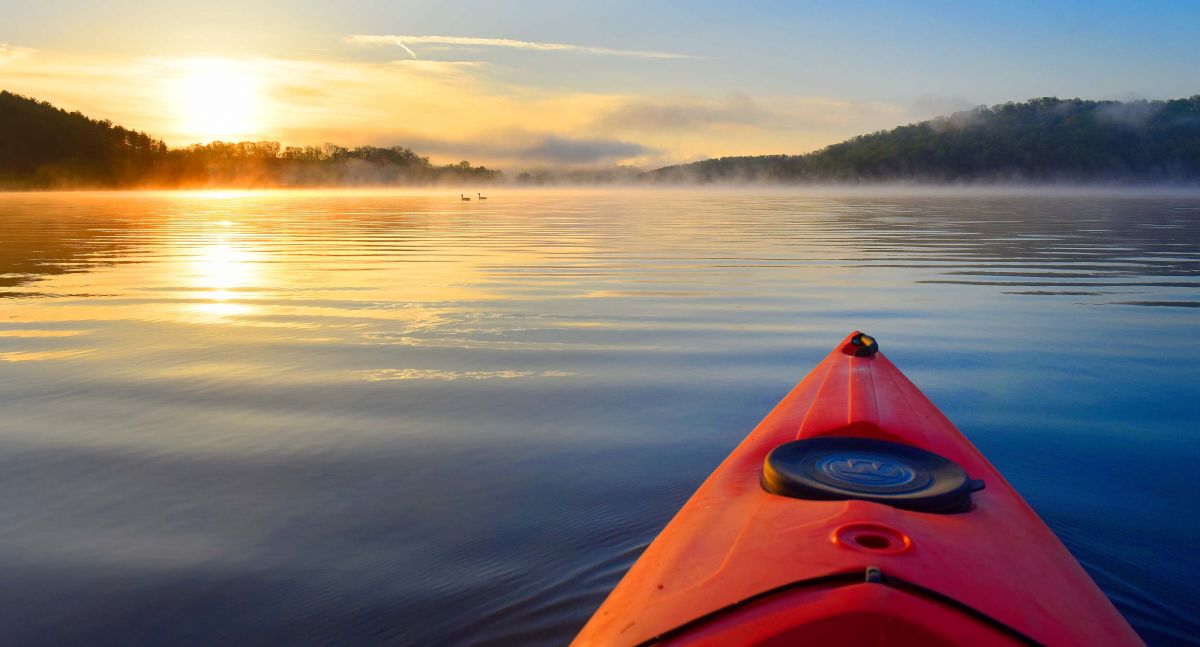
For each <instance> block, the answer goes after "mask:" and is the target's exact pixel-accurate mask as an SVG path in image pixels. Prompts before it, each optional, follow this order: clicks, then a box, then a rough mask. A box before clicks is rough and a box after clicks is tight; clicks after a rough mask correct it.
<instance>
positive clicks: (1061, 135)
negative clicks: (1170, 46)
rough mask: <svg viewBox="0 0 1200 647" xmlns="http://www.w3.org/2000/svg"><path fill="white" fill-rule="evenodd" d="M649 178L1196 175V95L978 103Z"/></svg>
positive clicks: (1198, 178) (1199, 137)
mask: <svg viewBox="0 0 1200 647" xmlns="http://www.w3.org/2000/svg"><path fill="white" fill-rule="evenodd" d="M643 179H644V180H647V181H650V182H671V183H674V182H689V183H710V182H755V181H762V182H779V183H793V182H795V183H804V182H879V181H915V182H1005V181H1016V182H1054V181H1066V182H1108V181H1117V182H1188V183H1195V182H1200V95H1196V96H1193V97H1191V98H1189V99H1175V100H1171V101H1132V102H1124V103H1123V102H1119V101H1083V100H1080V99H1057V98H1053V97H1050V98H1043V99H1033V100H1030V101H1026V102H1024V103H1005V104H1001V105H997V106H992V107H990V108H989V107H979V108H976V109H974V110H970V111H966V112H959V113H955V114H954V115H951V116H949V117H939V118H937V119H933V120H931V121H923V122H920V123H916V124H911V125H908V126H901V127H899V128H894V129H892V130H889V131H881V132H877V133H872V134H870V135H862V136H859V137H855V138H853V139H850V140H848V141H845V142H842V143H840V144H834V145H832V146H829V147H827V148H824V149H821V150H819V151H816V152H813V153H809V154H807V155H764V156H754V157H722V158H719V159H710V160H704V161H701V162H695V163H692V164H684V165H680V166H668V167H665V168H661V169H658V170H656V171H651V172H649V173H646V174H645V175H644V176H643Z"/></svg>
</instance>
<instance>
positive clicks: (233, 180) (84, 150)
mask: <svg viewBox="0 0 1200 647" xmlns="http://www.w3.org/2000/svg"><path fill="white" fill-rule="evenodd" d="M500 177H501V175H500V173H499V171H495V170H492V169H488V168H486V167H483V166H472V165H471V164H470V163H469V162H465V161H463V162H459V163H457V164H447V165H437V164H433V163H432V162H430V161H429V158H428V157H422V156H420V155H417V154H416V153H415V152H413V151H412V150H410V149H408V148H405V147H403V146H391V147H378V146H358V147H355V148H344V147H342V146H337V145H335V144H325V145H324V146H305V147H296V146H288V147H282V146H281V145H280V144H279V142H273V141H261V142H236V143H234V142H219V141H218V142H212V143H208V144H193V145H191V146H187V147H184V148H174V149H172V148H168V147H167V145H166V144H164V143H163V142H162V141H161V140H159V139H155V138H153V137H151V136H149V135H147V134H146V133H143V132H138V131H134V130H129V129H127V128H124V127H121V126H118V125H115V124H113V123H112V122H111V121H108V120H95V119H90V118H88V117H86V116H84V115H83V114H81V113H79V112H67V111H65V110H62V109H60V108H57V107H55V106H53V105H51V104H50V103H47V102H44V101H37V100H35V99H32V98H29V97H24V96H21V95H17V94H13V93H11V92H8V91H0V188H8V189H52V188H199V187H210V186H211V187H217V186H219V187H289V186H327V185H351V186H372V185H396V184H438V183H448V182H460V183H461V182H469V183H471V184H476V183H487V182H492V181H495V180H498V179H500Z"/></svg>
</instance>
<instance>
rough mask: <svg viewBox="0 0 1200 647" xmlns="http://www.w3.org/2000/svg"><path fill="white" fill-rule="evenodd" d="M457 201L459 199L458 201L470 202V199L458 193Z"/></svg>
mask: <svg viewBox="0 0 1200 647" xmlns="http://www.w3.org/2000/svg"><path fill="white" fill-rule="evenodd" d="M458 199H459V200H462V201H463V202H470V201H471V199H470V198H468V197H467V196H465V195H463V194H461V193H460V194H458Z"/></svg>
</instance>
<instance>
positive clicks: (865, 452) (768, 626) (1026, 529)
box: [574, 332, 1142, 647]
mask: <svg viewBox="0 0 1200 647" xmlns="http://www.w3.org/2000/svg"><path fill="white" fill-rule="evenodd" d="M878 349H879V346H878V344H877V343H876V341H875V340H874V339H872V338H871V337H869V336H867V335H864V334H862V333H858V332H856V333H854V334H852V335H850V336H849V337H847V338H846V339H845V341H843V343H842V344H840V345H839V346H838V347H837V348H836V349H834V351H833V352H832V353H830V354H829V356H828V357H826V358H825V360H824V361H822V362H821V364H820V365H818V366H817V367H816V369H814V370H813V371H812V373H810V374H809V375H808V376H807V377H806V378H804V380H803V381H801V382H800V384H799V385H797V386H796V388H795V389H793V390H792V392H791V393H789V394H788V395H787V397H785V398H784V399H783V401H782V402H780V403H779V405H778V406H776V407H775V409H774V410H773V411H771V413H770V414H769V415H767V417H766V419H764V420H763V421H762V422H761V423H760V424H759V425H758V427H757V428H755V430H754V431H753V432H751V433H750V435H749V436H748V437H747V438H746V439H745V440H744V441H743V442H742V444H741V445H739V446H738V448H737V449H735V450H734V451H733V453H732V454H731V455H730V456H729V457H728V458H727V459H725V461H724V462H723V463H722V464H721V465H720V466H719V467H718V468H717V469H716V471H715V472H713V474H712V476H710V477H709V478H708V480H707V481H705V483H704V484H703V485H701V486H700V489H699V490H697V491H696V493H695V494H694V495H693V496H692V498H691V499H690V500H689V501H688V502H687V503H686V504H685V505H684V506H683V508H682V509H681V510H680V511H679V513H678V514H677V515H676V516H675V518H674V519H673V520H672V521H671V522H670V523H669V524H668V525H667V527H666V528H665V529H664V530H663V531H662V533H661V534H659V536H658V537H657V538H656V539H655V540H654V541H653V543H651V544H650V546H649V547H648V548H647V549H646V551H645V553H644V554H643V555H642V557H641V558H640V559H639V560H638V561H637V562H636V563H635V564H634V565H633V567H632V568H631V569H630V570H629V572H628V573H627V574H626V575H625V577H624V579H622V580H621V582H620V583H619V584H618V585H617V587H616V588H615V589H614V590H613V592H612V593H611V594H610V595H609V597H608V599H607V600H605V602H604V604H602V605H601V606H600V609H599V610H598V611H597V612H596V614H595V615H594V616H593V617H592V619H591V620H590V621H589V622H588V623H587V625H586V626H585V627H584V628H583V631H582V632H581V633H580V634H579V636H578V637H577V638H576V639H575V643H574V644H575V645H580V646H585V645H606V646H607V645H641V644H655V643H667V644H686V645H698V644H702V645H825V644H843V645H857V644H871V645H972V646H973V647H982V646H985V645H1014V644H1017V645H1019V644H1045V645H1140V644H1142V642H1141V641H1140V640H1139V639H1138V637H1137V635H1136V634H1135V633H1134V632H1133V630H1132V629H1131V628H1130V626H1129V624H1128V623H1127V622H1126V621H1125V619H1124V618H1122V617H1121V615H1120V614H1119V613H1118V612H1117V610H1116V609H1115V608H1114V607H1113V605H1112V603H1111V602H1109V600H1108V598H1106V597H1105V595H1104V593H1102V592H1101V591H1100V589H1099V588H1098V587H1097V586H1096V584H1095V583H1094V582H1093V581H1092V580H1091V578H1090V577H1088V575H1087V573H1086V572H1085V571H1084V570H1083V568H1082V567H1081V566H1080V565H1079V563H1078V562H1076V561H1075V559H1074V558H1073V557H1072V556H1071V554H1070V553H1069V552H1068V551H1067V549H1066V548H1065V547H1064V546H1063V545H1062V543H1061V542H1059V540H1058V538H1057V537H1055V536H1054V533H1052V532H1051V531H1050V529H1049V528H1047V527H1046V525H1045V524H1044V523H1043V522H1042V520H1041V519H1040V518H1039V517H1038V516H1037V513H1035V512H1034V511H1033V509H1032V508H1030V507H1029V505H1028V504H1027V503H1025V501H1024V500H1023V499H1022V498H1021V496H1020V495H1019V494H1017V492H1016V491H1015V490H1014V489H1013V488H1012V486H1010V485H1009V484H1008V483H1007V482H1006V481H1005V480H1004V478H1003V477H1001V476H1000V474H999V472H997V471H996V468H994V467H992V465H991V464H990V463H989V462H988V461H987V459H985V458H984V457H983V455H982V454H980V453H979V450H977V449H976V448H975V447H974V446H973V445H972V444H971V443H970V442H969V441H968V440H967V439H966V438H965V437H963V435H962V434H961V433H960V432H959V431H958V429H956V428H955V427H954V425H953V424H952V423H951V422H950V421H949V420H948V419H947V418H946V417H945V416H944V415H942V413H941V412H940V411H939V410H938V409H937V407H935V406H934V405H933V403H931V402H930V401H929V400H928V399H927V398H926V397H925V396H924V394H922V393H921V392H920V391H919V390H918V389H917V388H916V387H915V386H913V384H912V383H911V382H909V381H908V379H907V378H906V377H905V376H904V375H903V374H902V373H901V372H900V371H899V370H898V369H897V368H896V367H895V366H894V365H893V364H892V363H891V362H890V361H888V359H887V358H886V357H884V356H883V355H882V354H880V353H878Z"/></svg>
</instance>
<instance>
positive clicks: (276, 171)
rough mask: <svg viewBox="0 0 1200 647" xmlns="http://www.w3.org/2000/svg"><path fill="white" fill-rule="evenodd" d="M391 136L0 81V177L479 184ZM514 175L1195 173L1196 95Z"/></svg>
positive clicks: (93, 182)
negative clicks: (208, 119)
mask: <svg viewBox="0 0 1200 647" xmlns="http://www.w3.org/2000/svg"><path fill="white" fill-rule="evenodd" d="M501 178H502V175H501V173H500V172H499V171H495V170H492V169H488V168H485V167H483V166H471V165H470V163H468V162H459V163H457V164H449V165H445V166H438V165H435V164H432V163H431V162H430V161H429V158H427V157H421V156H419V155H417V154H416V153H414V152H413V151H412V150H409V149H407V148H404V147H402V146H393V147H390V148H379V147H375V146H359V147H357V148H353V149H348V148H343V147H341V146H336V145H333V144H325V145H324V146H321V147H315V146H307V147H303V148H299V147H291V146H289V147H287V148H283V147H281V146H280V145H279V143H278V142H239V143H227V142H212V143H209V144H194V145H192V146H188V147H186V148H178V149H169V148H167V146H166V145H165V144H164V143H163V142H162V141H160V140H157V139H154V138H152V137H150V136H149V135H146V134H145V133H141V132H136V131H132V130H128V129H126V128H122V127H120V126H116V125H114V124H112V123H111V122H109V121H96V120H93V119H89V118H87V117H85V116H84V115H82V114H80V113H78V112H71V113H68V112H66V111H64V110H61V109H58V108H55V107H54V106H52V105H50V104H48V103H45V102H39V101H36V100H34V99H30V98H27V97H22V96H20V95H16V94H12V93H10V92H0V188H15V189H30V188H33V189H37V188H72V187H107V188H137V187H164V188H170V187H272V186H279V187H287V186H322V185H397V184H437V183H450V182H454V183H463V182H469V183H486V182H492V181H497V180H500V179H501ZM516 179H517V182H518V183H521V184H555V183H564V182H565V183H583V184H606V183H617V182H621V183H711V182H775V183H818V182H821V183H829V182H881V181H916V182H1054V181H1064V182H1186V183H1196V182H1200V95H1196V96H1193V97H1191V98H1188V99H1174V100H1170V101H1132V102H1120V101H1085V100H1081V99H1067V100H1062V99H1057V98H1053V97H1049V98H1042V99H1032V100H1030V101H1026V102H1024V103H1005V104H1001V105H997V106H992V107H990V108H989V107H986V106H981V107H978V108H975V109H974V110H970V111H966V112H959V113H955V114H953V115H951V116H949V117H939V118H937V119H933V120H930V121H923V122H920V123H916V124H910V125H907V126H901V127H899V128H895V129H892V130H890V131H881V132H877V133H872V134H870V135H862V136H859V137H855V138H853V139H850V140H848V141H845V142H842V143H840V144H834V145H832V146H828V147H826V148H823V149H821V150H819V151H816V152H813V153H808V154H805V155H762V156H752V157H722V158H719V159H710V160H704V161H701V162H695V163H692V164H684V165H679V166H668V167H665V168H660V169H658V170H655V171H649V172H640V171H638V170H637V169H635V168H632V167H616V168H612V169H543V170H538V171H532V172H525V173H521V174H520V175H519V176H518V177H517V178H516Z"/></svg>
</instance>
